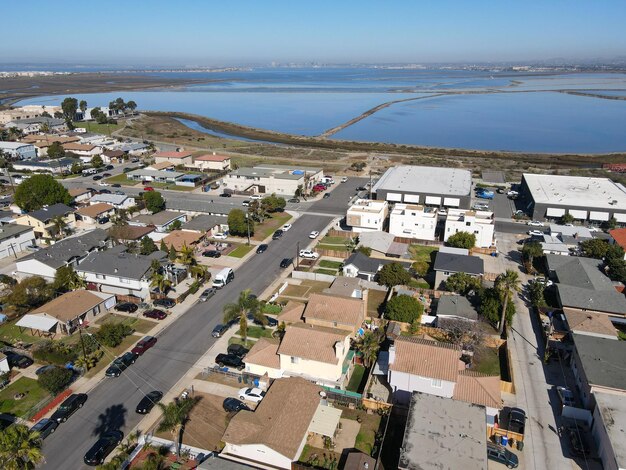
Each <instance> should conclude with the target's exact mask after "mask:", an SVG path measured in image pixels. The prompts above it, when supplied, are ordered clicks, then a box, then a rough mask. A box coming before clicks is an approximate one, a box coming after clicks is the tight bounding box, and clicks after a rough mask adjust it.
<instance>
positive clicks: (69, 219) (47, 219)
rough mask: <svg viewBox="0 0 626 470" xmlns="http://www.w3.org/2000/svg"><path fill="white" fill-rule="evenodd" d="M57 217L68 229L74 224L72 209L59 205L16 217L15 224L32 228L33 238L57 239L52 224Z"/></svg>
mask: <svg viewBox="0 0 626 470" xmlns="http://www.w3.org/2000/svg"><path fill="white" fill-rule="evenodd" d="M57 217H62V218H63V220H64V221H65V223H66V224H67V227H68V228H70V229H71V228H72V226H73V225H74V223H75V222H76V217H75V216H74V209H72V208H71V207H69V206H66V205H65V204H61V203H59V204H53V205H52V206H47V207H44V208H42V209H39V210H36V211H32V212H29V213H27V214H24V215H22V216H20V217H18V218H17V219H16V221H15V222H16V223H18V224H20V225H29V226H31V227H33V231H34V232H35V237H37V238H44V239H47V240H50V239H53V238H57V229H56V228H55V223H54V221H55V219H56V218H57Z"/></svg>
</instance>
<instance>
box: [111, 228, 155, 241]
mask: <svg viewBox="0 0 626 470" xmlns="http://www.w3.org/2000/svg"><path fill="white" fill-rule="evenodd" d="M155 231H156V229H155V228H154V227H152V226H150V227H142V226H139V225H117V226H116V225H114V226H113V227H111V228H110V229H109V234H111V238H114V239H115V240H118V241H119V242H120V243H128V242H138V241H139V240H141V239H142V238H143V237H145V236H149V235H150V234H152V233H154V232H155Z"/></svg>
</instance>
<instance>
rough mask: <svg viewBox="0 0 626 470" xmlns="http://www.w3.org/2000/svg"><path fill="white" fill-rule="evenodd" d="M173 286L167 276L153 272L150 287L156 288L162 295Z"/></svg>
mask: <svg viewBox="0 0 626 470" xmlns="http://www.w3.org/2000/svg"><path fill="white" fill-rule="evenodd" d="M171 285H172V282H171V281H170V280H169V279H168V278H167V276H165V275H163V274H161V273H160V272H158V271H152V274H151V275H150V287H156V288H157V289H158V290H159V292H161V293H162V294H164V293H165V291H166V290H167V289H168V288H169V287H170V286H171Z"/></svg>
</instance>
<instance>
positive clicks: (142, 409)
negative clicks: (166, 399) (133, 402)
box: [135, 390, 163, 415]
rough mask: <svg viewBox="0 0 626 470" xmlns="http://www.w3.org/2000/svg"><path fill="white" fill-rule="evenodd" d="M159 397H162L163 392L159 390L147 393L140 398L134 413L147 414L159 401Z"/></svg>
mask: <svg viewBox="0 0 626 470" xmlns="http://www.w3.org/2000/svg"><path fill="white" fill-rule="evenodd" d="M161 398H163V392H159V391H158V390H153V391H151V392H149V393H147V394H146V396H145V397H143V398H142V399H141V401H140V402H139V404H138V405H137V408H135V413H139V414H140V415H147V414H148V413H150V410H152V408H154V405H156V404H157V403H158V402H160V401H161Z"/></svg>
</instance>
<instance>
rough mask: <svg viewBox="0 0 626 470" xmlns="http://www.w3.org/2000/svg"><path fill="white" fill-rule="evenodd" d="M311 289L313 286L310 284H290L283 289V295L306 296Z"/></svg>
mask: <svg viewBox="0 0 626 470" xmlns="http://www.w3.org/2000/svg"><path fill="white" fill-rule="evenodd" d="M310 290H311V288H310V287H309V286H296V285H293V284H290V285H288V286H287V288H286V289H285V290H284V291H283V294H282V295H284V296H286V297H305V296H306V295H307V294H308V293H309V291H310Z"/></svg>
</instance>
